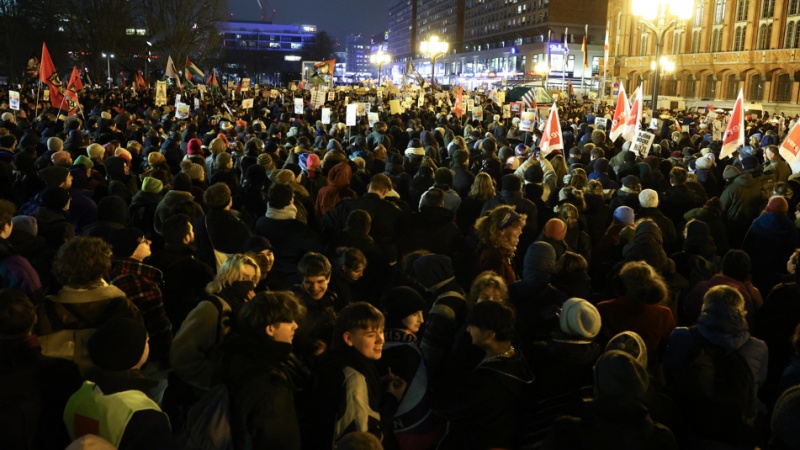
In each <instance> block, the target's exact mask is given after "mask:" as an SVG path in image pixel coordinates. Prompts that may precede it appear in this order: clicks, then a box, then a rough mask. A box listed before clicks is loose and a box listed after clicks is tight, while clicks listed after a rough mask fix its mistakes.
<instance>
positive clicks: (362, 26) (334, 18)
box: [228, 0, 390, 45]
mask: <svg viewBox="0 0 800 450" xmlns="http://www.w3.org/2000/svg"><path fill="white" fill-rule="evenodd" d="M389 1H390V0H373V1H358V0H338V1H337V0H299V1H298V0H295V1H290V0H261V3H262V4H264V6H265V7H266V9H267V21H269V20H270V19H271V18H272V10H273V9H274V10H276V14H275V23H280V24H309V25H316V26H317V31H325V32H327V33H328V34H330V35H331V37H332V38H334V39H338V40H339V42H340V43H341V44H342V45H344V38H345V36H347V35H349V34H359V33H360V34H363V35H365V36H367V37H369V36H372V35H373V34H378V33H383V32H385V31H386V30H387V26H388V23H389ZM228 9H229V12H231V13H233V19H232V20H234V21H237V20H240V21H246V22H254V21H255V22H258V21H260V19H261V9H260V8H259V7H258V0H228Z"/></svg>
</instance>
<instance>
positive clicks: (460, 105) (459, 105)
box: [453, 86, 464, 119]
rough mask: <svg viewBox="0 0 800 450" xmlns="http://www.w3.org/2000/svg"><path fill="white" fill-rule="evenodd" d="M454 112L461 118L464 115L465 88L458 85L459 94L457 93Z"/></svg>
mask: <svg viewBox="0 0 800 450" xmlns="http://www.w3.org/2000/svg"><path fill="white" fill-rule="evenodd" d="M453 112H454V113H456V116H458V118H459V119H460V118H461V116H463V115H464V88H463V87H461V86H459V87H458V95H456V105H455V107H454V108H453Z"/></svg>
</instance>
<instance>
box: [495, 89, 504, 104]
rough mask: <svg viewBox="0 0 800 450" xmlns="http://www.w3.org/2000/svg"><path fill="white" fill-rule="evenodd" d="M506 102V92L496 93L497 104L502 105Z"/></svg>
mask: <svg viewBox="0 0 800 450" xmlns="http://www.w3.org/2000/svg"><path fill="white" fill-rule="evenodd" d="M505 102H506V91H500V92H498V93H497V103H499V104H501V105H502V104H503V103H505Z"/></svg>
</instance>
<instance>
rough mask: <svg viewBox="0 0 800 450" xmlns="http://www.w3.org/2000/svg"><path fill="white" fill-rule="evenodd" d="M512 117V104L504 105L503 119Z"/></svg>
mask: <svg viewBox="0 0 800 450" xmlns="http://www.w3.org/2000/svg"><path fill="white" fill-rule="evenodd" d="M510 118H511V105H503V119H510Z"/></svg>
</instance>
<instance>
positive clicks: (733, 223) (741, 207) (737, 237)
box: [720, 173, 763, 247]
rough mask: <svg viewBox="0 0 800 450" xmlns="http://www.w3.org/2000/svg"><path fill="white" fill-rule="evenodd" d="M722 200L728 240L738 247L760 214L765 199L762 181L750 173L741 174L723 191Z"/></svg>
mask: <svg viewBox="0 0 800 450" xmlns="http://www.w3.org/2000/svg"><path fill="white" fill-rule="evenodd" d="M720 201H721V202H722V209H723V211H725V218H726V226H727V230H728V240H729V241H730V243H731V245H732V246H734V247H736V246H738V245H739V244H740V243H741V242H742V240H743V239H744V235H745V234H746V233H747V229H748V227H750V224H751V223H752V222H753V220H754V219H755V218H756V216H758V213H759V210H758V207H759V205H760V204H761V202H762V201H763V196H762V193H761V183H760V182H758V181H756V180H755V179H754V178H753V175H751V174H749V173H745V174H742V175H739V176H738V177H736V178H735V179H734V180H733V182H732V183H731V184H729V185H728V187H726V188H725V190H724V191H722V196H720Z"/></svg>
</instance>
